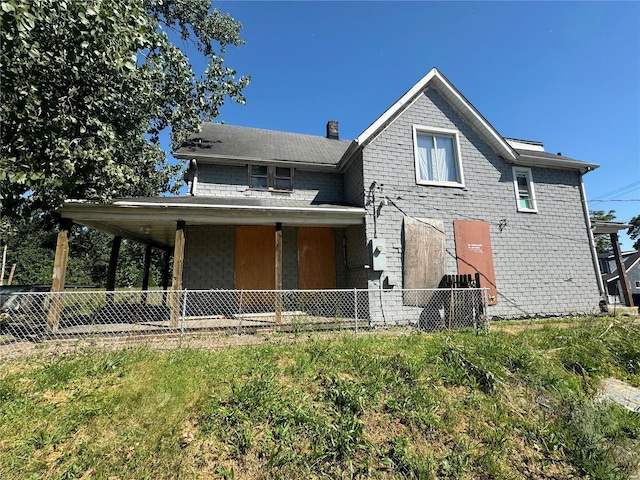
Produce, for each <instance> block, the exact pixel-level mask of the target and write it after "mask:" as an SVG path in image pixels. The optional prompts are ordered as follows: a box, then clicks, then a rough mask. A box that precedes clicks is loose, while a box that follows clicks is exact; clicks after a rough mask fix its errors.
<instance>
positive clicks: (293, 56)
mask: <svg viewBox="0 0 640 480" xmlns="http://www.w3.org/2000/svg"><path fill="white" fill-rule="evenodd" d="M214 5H215V6H216V7H217V8H219V9H221V10H223V11H227V12H229V13H230V14H231V15H232V16H233V17H234V18H235V19H236V20H238V21H240V22H242V24H243V25H244V28H243V31H242V37H243V38H244V39H245V40H246V42H247V43H246V44H245V45H243V46H241V47H239V48H237V49H235V48H234V49H231V50H230V51H228V52H227V54H226V55H225V58H226V61H227V64H228V65H229V66H230V67H232V68H234V69H236V70H237V71H238V73H239V74H243V75H244V74H248V75H251V77H252V80H251V84H250V85H249V87H248V88H247V89H246V90H245V95H246V98H247V104H246V105H244V106H239V105H232V104H228V105H226V106H225V107H223V109H222V114H221V116H220V117H219V119H218V120H222V121H225V122H226V123H228V124H232V125H242V126H248V127H257V128H266V129H273V130H284V131H291V132H299V133H308V134H315V135H324V133H325V125H326V122H327V120H338V121H339V122H340V137H341V138H343V139H352V138H355V137H357V136H358V135H359V134H360V133H362V131H364V130H365V129H366V128H367V127H368V126H369V125H370V124H371V123H372V122H373V121H375V120H376V118H377V117H378V116H379V115H381V114H382V113H383V112H384V111H385V110H386V109H387V107H389V106H390V105H391V104H392V103H394V102H395V101H396V100H397V99H398V98H399V97H400V96H401V95H402V94H404V93H405V92H406V91H407V90H408V89H409V88H410V87H411V86H412V85H413V84H414V83H416V82H417V81H418V80H419V79H420V78H421V77H422V76H423V75H425V74H426V73H427V72H428V71H429V70H430V69H431V68H432V67H434V66H435V67H437V68H438V69H439V70H440V71H441V72H442V73H443V74H444V75H445V76H446V77H447V78H448V79H449V80H450V81H451V82H452V83H453V84H454V85H455V86H456V87H457V88H458V89H459V90H460V91H461V92H462V93H463V94H464V95H465V97H466V98H467V99H468V100H469V101H470V102H471V103H472V104H473V105H474V106H475V107H476V108H477V109H478V110H479V111H480V112H481V113H482V114H483V115H484V117H485V118H486V119H487V120H488V121H489V122H490V123H491V124H492V125H493V126H494V127H495V128H496V129H497V130H498V132H500V133H501V134H502V135H504V136H506V137H514V138H521V139H529V140H539V141H543V142H544V144H545V149H546V150H547V151H548V152H554V153H555V152H562V154H563V155H566V156H569V157H572V158H576V159H580V160H585V161H587V162H591V163H598V164H600V165H601V167H600V168H599V169H598V170H596V171H595V172H592V173H589V174H587V175H586V176H585V186H586V189H587V197H588V198H589V199H590V200H596V199H607V200H616V201H610V202H594V201H591V202H590V204H589V207H590V208H591V209H593V210H596V209H597V210H609V209H613V210H616V213H617V217H618V220H620V221H628V220H630V219H631V217H633V216H634V215H638V214H640V2H619V3H617V2H602V3H600V2H568V3H560V2H535V3H528V2H513V3H511V2H491V3H485V2H438V3H436V2H382V1H380V2H337V1H335V2H272V1H269V2H244V1H219V2H216V3H214ZM194 66H195V67H196V68H198V65H197V64H195V65H194ZM623 187H627V188H626V189H624V190H623V191H622V193H621V194H620V193H615V192H616V191H617V190H620V189H623ZM612 192H613V193H612ZM621 200H622V201H621ZM621 233H622V232H621ZM621 240H622V244H623V249H630V248H631V243H632V242H631V241H630V240H629V239H628V237H626V235H622V236H621Z"/></svg>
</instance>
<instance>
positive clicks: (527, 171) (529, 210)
mask: <svg viewBox="0 0 640 480" xmlns="http://www.w3.org/2000/svg"><path fill="white" fill-rule="evenodd" d="M511 172H512V174H513V188H514V193H515V196H516V207H517V208H518V211H519V212H525V213H538V199H537V197H536V191H535V187H534V182H533V173H531V169H530V168H527V167H511ZM518 173H524V175H525V177H526V179H527V187H528V189H529V195H531V204H532V205H533V207H532V208H525V207H521V206H520V190H519V188H518V177H517V174H518Z"/></svg>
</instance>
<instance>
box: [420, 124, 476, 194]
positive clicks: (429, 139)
mask: <svg viewBox="0 0 640 480" xmlns="http://www.w3.org/2000/svg"><path fill="white" fill-rule="evenodd" d="M413 149H414V156H415V162H416V183H419V184H421V185H440V186H445V187H464V176H463V175H462V162H461V160H460V142H459V139H458V131H457V130H449V129H444V128H434V127H422V126H418V125H414V127H413Z"/></svg>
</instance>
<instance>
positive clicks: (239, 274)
mask: <svg viewBox="0 0 640 480" xmlns="http://www.w3.org/2000/svg"><path fill="white" fill-rule="evenodd" d="M235 230H236V232H235V237H236V238H235V243H236V246H235V282H234V285H235V288H236V290H273V289H275V286H276V280H275V279H276V277H275V268H276V257H275V249H276V228H275V226H272V225H267V226H237V227H236V229H235Z"/></svg>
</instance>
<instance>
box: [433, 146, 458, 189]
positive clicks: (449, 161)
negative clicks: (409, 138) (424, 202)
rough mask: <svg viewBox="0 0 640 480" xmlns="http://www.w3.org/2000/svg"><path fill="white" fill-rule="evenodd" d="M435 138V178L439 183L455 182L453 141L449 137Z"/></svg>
mask: <svg viewBox="0 0 640 480" xmlns="http://www.w3.org/2000/svg"><path fill="white" fill-rule="evenodd" d="M435 138H436V150H437V152H436V158H437V165H438V167H437V178H434V180H439V181H441V182H457V181H458V179H457V178H456V164H455V159H454V156H453V139H452V138H451V137H435Z"/></svg>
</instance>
